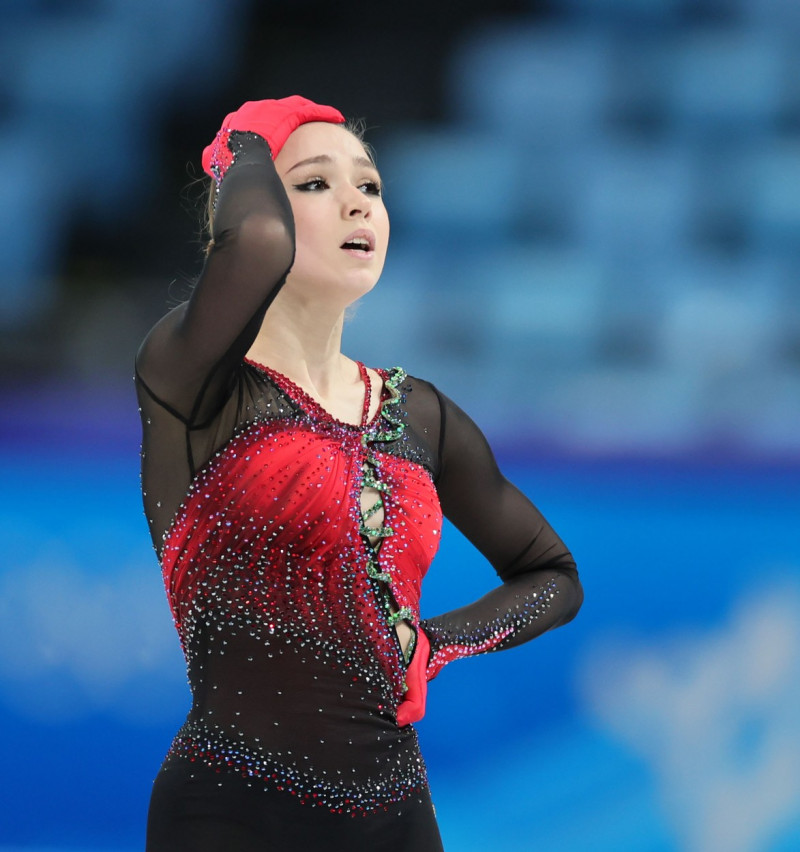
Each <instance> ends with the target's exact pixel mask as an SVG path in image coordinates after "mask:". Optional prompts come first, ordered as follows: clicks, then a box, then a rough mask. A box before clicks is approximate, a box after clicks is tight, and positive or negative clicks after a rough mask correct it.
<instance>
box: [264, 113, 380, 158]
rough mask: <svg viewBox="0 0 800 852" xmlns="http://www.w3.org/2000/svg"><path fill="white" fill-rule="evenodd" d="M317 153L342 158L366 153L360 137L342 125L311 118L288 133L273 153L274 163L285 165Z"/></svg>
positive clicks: (314, 155)
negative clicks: (278, 148)
mask: <svg viewBox="0 0 800 852" xmlns="http://www.w3.org/2000/svg"><path fill="white" fill-rule="evenodd" d="M320 155H327V156H329V157H333V158H340V157H341V158H343V159H353V158H356V157H366V156H368V155H367V152H366V150H365V149H364V146H363V145H362V144H361V142H360V141H359V139H358V138H357V137H356V136H354V135H353V134H352V133H351V132H350V131H349V130H346V129H345V128H344V127H342V125H340V124H331V123H330V122H325V121H310V122H308V123H306V124H301V125H300V127H298V128H297V129H296V130H294V131H293V132H292V133H291V134H290V136H289V138H288V139H287V140H286V143H285V144H284V146H283V148H281V150H280V151H279V152H278V156H277V157H275V164H276V165H278V166H281V167H283V168H287V169H288V168H291V167H292V166H293V165H294V164H295V163H298V162H300V161H301V160H306V159H308V158H310V157H318V156H320Z"/></svg>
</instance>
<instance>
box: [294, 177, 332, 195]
mask: <svg viewBox="0 0 800 852" xmlns="http://www.w3.org/2000/svg"><path fill="white" fill-rule="evenodd" d="M294 188H295V189H299V190H300V192H319V191H320V190H321V189H327V188H328V184H327V183H326V182H325V180H324V179H323V178H311V180H307V181H304V182H303V183H296V184H295V185H294Z"/></svg>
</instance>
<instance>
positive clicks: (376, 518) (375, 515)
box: [361, 485, 414, 654]
mask: <svg viewBox="0 0 800 852" xmlns="http://www.w3.org/2000/svg"><path fill="white" fill-rule="evenodd" d="M361 518H362V520H363V523H364V526H365V527H366V528H367V529H372V530H379V529H380V528H381V527H382V526H383V522H384V519H385V518H386V511H385V509H384V504H383V495H382V494H381V493H380V491H378V489H377V488H373V487H372V486H369V485H365V486H363V487H362V489H361ZM367 540H368V541H369V543H370V545H371V546H372V548H373V550H375V552H376V553H377V552H378V550H380V546H381V544H382V542H383V539H382V538H381V537H380V536H377V535H371V536H367ZM377 582H378V583H380V585H381V588H382V590H383V591H384V593H386V595H387V598H388V600H389V602H390V604H389V606H390V609H391V612H393V613H394V612H398V611H399V609H400V607H398V606H397V602H396V601H395V599H394V595H393V594H392V592H391V588H390V587H389V586H388V584H387V583H384V582H383V581H381V580H378V581H377ZM394 629H395V631H396V632H397V638H398V639H399V640H400V647H401V648H402V649H403V654H406V653H407V652H408V647H409V645H410V644H411V641H412V639H413V638H414V630H413V628H412V627H411V625H410V624H409V623H408V622H407V621H405V620H401V621H398V622H397V624H395V626H394Z"/></svg>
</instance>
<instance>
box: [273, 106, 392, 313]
mask: <svg viewBox="0 0 800 852" xmlns="http://www.w3.org/2000/svg"><path fill="white" fill-rule="evenodd" d="M275 167H276V168H277V170H278V174H279V175H280V177H281V180H282V181H283V184H284V187H285V188H286V193H287V195H288V196H289V201H290V203H291V205H292V212H293V213H294V223H295V235H296V243H297V253H296V255H295V262H294V266H293V267H292V270H291V272H290V274H289V279H290V280H291V281H292V282H293V283H294V282H297V283H300V282H303V284H304V285H305V286H309V285H310V286H311V287H312V288H314V289H316V288H319V287H323V288H325V290H324V292H327V293H329V294H330V292H331V287H339V288H342V287H343V288H344V291H343V292H342V295H343V296H344V297H345V301H346V302H351V301H354V300H355V299H357V298H359V297H360V296H362V295H363V294H364V293H366V292H368V291H369V290H371V289H372V287H374V286H375V282H376V281H377V280H378V278H379V277H380V274H381V271H382V270H383V264H384V261H385V260H386V248H387V246H388V243H389V217H388V215H387V213H386V208H385V207H384V205H383V199H382V198H381V184H380V176H379V174H378V171H377V169H376V168H375V166H374V165H373V164H372V162H371V161H370V159H369V157H368V156H367V153H366V151H365V150H364V146H363V145H362V144H361V142H359V140H358V139H357V138H356V137H355V136H354V135H353V134H352V133H350V132H349V131H348V130H345V129H344V128H343V127H340V126H339V125H336V124H328V123H326V122H309V123H308V124H302V125H300V127H298V128H297V130H295V131H294V132H293V133H292V134H291V135H290V136H289V138H288V139H287V140H286V144H285V145H284V146H283V148H282V149H281V150H280V151H279V152H278V156H277V157H276V158H275ZM318 295H322V293H320V294H318Z"/></svg>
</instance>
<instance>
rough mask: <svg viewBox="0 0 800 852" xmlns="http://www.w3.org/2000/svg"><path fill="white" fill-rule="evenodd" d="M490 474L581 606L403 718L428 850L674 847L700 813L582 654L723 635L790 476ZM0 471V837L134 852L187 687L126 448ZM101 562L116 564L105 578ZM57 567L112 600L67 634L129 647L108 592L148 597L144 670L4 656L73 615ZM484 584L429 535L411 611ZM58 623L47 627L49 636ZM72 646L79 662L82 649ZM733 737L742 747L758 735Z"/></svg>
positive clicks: (779, 512) (775, 577) (794, 560)
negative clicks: (594, 680)
mask: <svg viewBox="0 0 800 852" xmlns="http://www.w3.org/2000/svg"><path fill="white" fill-rule="evenodd" d="M25 456H27V453H26V454H25ZM504 467H505V469H506V471H507V473H508V474H509V475H510V478H512V479H513V480H514V481H515V482H517V483H518V484H519V485H520V487H522V489H523V490H524V491H525V492H526V493H528V494H529V495H530V496H531V497H532V498H533V499H534V501H535V502H536V503H537V505H538V506H539V508H540V509H541V510H542V511H543V512H544V513H545V515H546V516H547V517H548V519H549V520H550V521H551V522H552V523H553V525H554V526H555V527H556V529H557V530H558V531H559V533H560V534H561V535H562V537H563V538H564V539H565V541H567V542H568V544H569V545H570V547H571V548H572V550H573V552H574V553H575V555H576V558H577V561H578V564H579V568H580V569H581V575H582V579H583V581H584V587H585V590H586V603H585V606H584V609H583V611H582V612H581V614H580V616H579V617H578V619H577V620H576V621H575V622H573V623H572V624H570V625H569V626H568V627H566V628H565V629H563V630H559V631H555V632H553V633H552V634H548V635H546V636H544V637H542V638H541V639H540V640H538V641H537V642H534V643H531V644H529V645H527V646H525V647H524V648H520V649H517V650H515V651H512V652H508V653H503V654H499V655H488V656H486V657H482V658H478V659H474V660H468V661H462V662H458V663H456V664H454V665H452V666H449V667H448V668H447V669H446V670H445V671H444V672H443V673H442V674H441V676H440V677H439V678H438V679H437V680H436V681H435V682H433V683H432V684H431V686H430V692H429V710H428V715H427V717H426V718H425V720H423V722H422V723H421V724H420V725H419V730H420V737H421V740H422V744H423V751H424V753H425V756H426V759H427V762H428V765H429V771H430V776H431V784H432V789H433V794H434V801H435V803H436V806H437V811H438V816H439V820H440V824H441V827H442V832H443V835H444V837H445V841H446V847H447V849H448V850H449V852H473V850H475V852H477V850H487V849H493V850H503V849H509V850H511V849H514V850H520V849H521V850H528V849H530V850H559V852H570V850H591V851H592V852H604V850H609V852H611V850H614V852H627V850H630V851H631V852H639V850H641V852H662V850H663V852H669V850H680V849H682V848H685V845H684V844H685V843H686V842H687V841H686V840H685V838H686V837H687V836H688V835H687V834H686V832H687V831H691V830H692V829H691V826H692V825H694V823H693V822H692V820H695V821H696V820H697V819H702V818H703V817H702V814H701V815H699V816H698V815H697V814H695V815H694V816H692V814H689V815H688V816H687V814H686V813H683V815H681V814H680V813H679V814H678V816H677V817H676V816H675V812H674V810H671V809H670V806H669V804H668V803H666V804H665V801H664V799H663V796H662V792H663V791H662V785H661V783H660V781H659V778H658V775H657V771H656V770H655V769H654V768H653V766H652V765H651V763H650V762H649V761H648V759H647V758H646V756H642V754H641V753H637V752H636V749H635V748H631V746H630V744H629V743H625V742H622V741H621V740H620V739H619V737H617V736H615V734H614V732H613V731H610V730H609V729H608V727H607V726H605V727H604V725H603V723H602V721H601V720H598V718H597V716H596V714H594V713H593V711H592V710H591V707H590V706H589V704H588V703H587V699H586V696H585V688H584V686H583V685H582V684H583V678H584V674H585V671H586V666H587V662H586V661H587V660H590V659H591V654H592V652H593V649H595V648H596V647H598V646H600V645H602V644H603V642H605V641H606V640H607V639H608V638H609V637H612V638H613V637H617V638H618V637H620V636H621V637H624V640H625V641H626V642H628V643H629V646H630V647H632V648H635V647H636V646H638V645H641V646H642V647H646V648H650V649H655V652H656V653H657V652H658V649H659V648H660V647H661V644H660V643H668V642H670V641H671V637H673V636H676V635H682V634H683V633H686V632H688V633H689V634H692V635H696V636H699V637H703V636H705V635H714V634H715V632H719V633H720V635H725V630H726V625H727V624H728V623H729V622H730V620H731V618H732V616H731V613H732V612H734V611H737V607H739V606H740V605H741V602H742V601H743V600H747V598H748V596H750V595H752V594H753V593H754V590H758V589H760V588H762V587H769V586H775V587H777V588H782V587H784V586H785V584H786V583H789V584H790V585H789V586H788V587H787V588H793V587H792V586H791V583H792V578H793V577H794V576H795V575H796V574H797V568H798V565H800V547H799V546H798V540H797V517H798V514H797V510H798V507H799V504H800V501H799V500H798V494H800V470H798V469H797V468H791V467H789V468H781V467H778V466H757V465H750V466H745V465H737V464H733V463H731V464H727V465H724V464H723V465H718V466H711V465H692V464H688V463H682V464H675V465H668V464H665V463H659V464H641V463H633V462H620V463H616V464H611V463H605V464H600V463H593V462H575V461H572V462H568V461H561V462H539V463H536V464H532V465H530V466H528V467H523V466H520V465H518V464H514V463H513V461H512V462H508V463H506V464H505V465H504ZM0 476H2V482H3V484H4V488H3V490H2V495H1V496H0V527H1V528H2V533H3V540H4V542H5V543H6V554H5V557H4V559H3V564H2V569H0V582H2V583H3V590H4V593H5V597H4V599H2V598H0V608H2V609H0V612H2V617H3V621H4V624H5V628H4V630H5V632H4V633H0V637H2V641H3V643H4V644H5V646H6V649H5V650H4V651H2V655H3V656H2V659H0V723H1V724H2V725H3V728H4V730H5V731H6V737H5V750H4V752H5V753H4V757H5V760H4V766H5V772H4V775H5V779H6V783H5V784H4V794H3V797H4V806H3V808H2V809H0V811H1V812H0V849H3V850H9V849H16V848H20V849H22V848H24V849H27V850H30V849H36V848H39V849H41V850H44V849H48V850H56V849H86V850H133V849H140V848H142V845H143V829H144V819H145V813H146V808H147V798H148V791H149V786H150V783H151V781H152V778H153V776H154V774H155V772H156V771H157V768H158V764H159V762H160V760H161V757H162V756H163V753H164V752H165V750H166V748H167V746H168V744H169V740H170V738H171V736H172V734H173V732H174V730H175V729H176V728H177V726H178V725H179V724H180V721H181V719H182V716H183V714H184V712H185V709H186V704H187V701H188V690H187V687H186V683H185V676H184V672H183V669H182V663H181V660H180V655H179V653H178V648H177V637H175V636H174V634H173V633H172V628H171V625H170V622H169V614H168V611H167V607H166V603H165V601H164V599H163V590H162V588H161V583H160V578H159V575H158V569H157V566H156V563H155V559H154V556H153V554H152V550H151V548H150V545H149V542H148V540H147V537H146V530H145V523H144V519H143V516H142V513H141V508H140V502H139V495H138V473H137V470H136V458H135V455H133V454H132V455H131V456H129V457H128V458H124V459H123V458H119V457H118V456H117V455H115V454H114V453H111V452H107V451H104V452H103V454H102V456H101V457H92V455H91V454H89V453H88V451H86V450H83V451H81V452H80V453H78V454H75V455H74V456H72V457H69V456H67V457H64V456H63V455H62V456H56V455H55V454H53V455H52V456H49V455H47V454H45V455H42V454H40V455H37V456H36V457H35V458H33V459H31V458H29V457H24V456H22V455H17V456H15V455H13V454H10V455H7V456H0ZM120 571H124V572H127V573H126V574H125V576H127V577H132V576H133V577H134V579H133V580H130V581H126V583H127V585H125V584H122V585H121V586H119V588H121V589H122V590H123V591H122V592H120V591H119V589H117V587H116V586H115V583H116V582H117V577H118V575H119V573H120ZM139 571H140V572H141V574H140V575H139V579H140V582H139V584H138V585H137V581H136V579H135V575H136V572H139ZM62 574H63V575H65V576H68V577H69V578H70V580H69V582H70V583H71V584H72V585H70V586H68V587H67V586H65V587H64V588H66V589H67V591H66V592H63V593H64V594H70V595H71V594H75V593H76V591H75V590H76V589H77V590H78V591H77V594H80V590H81V589H88V590H90V594H91V595H93V596H95V598H96V599H97V600H98V601H100V602H101V603H102V601H103V600H108V601H109V602H110V603H109V605H110V606H114V607H117V608H118V611H117V613H115V614H114V615H113V616H112V618H111V619H110V620H109V619H108V618H106V617H105V616H104V615H103V613H102V612H100V613H95V614H94V615H92V614H91V613H90V614H89V616H87V617H89V618H95V617H96V618H97V623H98V624H99V625H100V628H99V629H98V631H99V635H96V636H94V635H93V634H92V632H91V624H92V623H93V622H90V624H89V625H88V630H89V632H88V633H87V638H86V642H87V643H88V644H89V645H91V644H92V643H93V642H96V643H98V647H102V646H103V645H104V644H105V643H108V642H113V641H119V636H120V635H125V636H127V635H131V636H133V637H134V641H132V645H131V647H134V646H136V645H137V643H138V642H139V640H136V639H135V637H136V636H137V634H136V629H137V626H136V625H135V624H134V625H131V624H129V623H128V621H126V619H128V620H129V615H128V612H129V607H128V606H127V604H126V598H125V595H126V594H132V593H130V592H126V591H125V590H126V589H134V590H138V591H136V592H135V594H136V595H138V596H139V597H137V598H136V601H137V603H136V607H137V610H136V611H137V612H141V611H142V609H141V608H142V606H145V607H149V608H150V609H151V611H152V613H153V619H154V621H153V624H155V625H156V627H155V628H154V630H155V632H156V633H157V634H158V643H160V644H158V648H159V649H161V650H159V652H158V654H156V657H157V660H156V663H153V664H152V666H151V668H147V666H146V665H143V666H140V667H139V668H138V669H136V668H134V669H133V670H131V671H130V672H128V673H127V674H125V675H124V676H123V675H120V676H119V677H118V678H117V680H118V681H119V682H118V683H115V685H114V687H113V689H109V688H107V687H106V685H105V683H104V682H100V685H99V686H98V685H97V684H95V685H94V686H93V685H92V684H91V683H89V684H87V682H86V681H85V680H84V681H81V679H80V677H79V676H77V675H76V674H75V672H74V671H71V669H70V666H71V663H70V662H69V661H67V662H63V661H62V663H61V664H59V662H58V648H57V647H56V648H55V650H54V649H52V648H50V649H49V651H48V649H44V650H41V653H40V652H39V651H37V652H36V653H35V654H33V655H32V657H31V659H33V660H34V663H33V664H32V665H31V669H30V670H28V669H25V668H24V667H19V666H17V667H15V665H14V660H15V654H16V652H15V650H14V649H15V648H29V647H32V646H33V645H35V643H36V642H37V637H40V636H41V635H42V634H43V631H44V632H47V630H45V629H44V628H42V622H41V619H43V618H48V617H49V618H57V617H62V616H63V617H64V618H66V619H67V621H66V622H65V624H71V625H72V627H71V628H70V630H72V631H73V632H74V629H75V626H74V624H75V623H74V622H70V621H69V618H70V614H69V613H61V614H60V615H59V612H60V611H59V609H58V605H57V604H58V601H57V600H56V601H52V600H47V598H48V590H52V589H53V588H61V587H60V586H59V585H58V582H60V581H57V580H54V579H53V578H54V577H59V576H61V575H62ZM38 576H41V577H42V578H43V579H42V582H41V584H40V585H36V582H37V577H38ZM493 582H494V575H493V572H492V571H491V568H489V567H488V566H486V565H485V564H484V563H483V561H482V559H481V558H480V556H479V555H477V554H476V553H475V552H474V551H473V550H472V549H471V547H470V546H469V544H468V543H467V542H466V541H465V540H464V539H462V538H461V537H460V536H459V535H458V533H456V532H455V531H454V530H452V529H448V530H446V532H445V538H444V544H443V547H442V551H441V553H440V555H439V556H438V557H437V560H436V562H435V563H434V566H433V568H432V569H431V572H430V574H429V576H428V578H427V580H426V588H425V596H424V598H423V614H424V615H425V614H427V615H432V614H435V613H436V612H438V611H440V610H442V609H444V608H452V607H454V606H459V605H461V604H463V603H466V602H467V601H469V600H470V599H474V598H475V597H477V596H479V595H480V594H482V593H483V592H484V591H486V590H487V589H488V588H489V587H490V586H491V584H492V583H493ZM31 584H34V585H33V586H32V585H31ZM782 584H783V585H782ZM32 588H33V589H34V591H31V589H32ZM115 589H116V591H115ZM9 590H11V591H9ZM104 590H105V591H104ZM53 594H54V595H55V593H53ZM104 595H105V597H104ZM55 596H56V597H57V595H55ZM142 596H143V600H144V604H143V603H142V599H140V598H142ZM42 599H44V602H42ZM93 599H94V598H93ZM93 612H94V611H93ZM37 619H39V620H38V621H37ZM109 621H110V623H111V625H112V626H111V633H110V634H109V635H108V636H105V635H103V634H102V630H105V629H108V624H109ZM149 624H150V621H148V625H149ZM84 626H85V625H84ZM58 627H59V625H58V624H55V625H54V624H50V628H49V629H50V634H49V635H51V638H50V640H49V641H50V642H55V643H56V645H58V639H57V638H56V639H55V640H54V639H52V636H55V637H58V636H59V635H60V634H59V630H58ZM148 630H151V629H150V628H148ZM126 631H127V632H126ZM151 638H152V635H151ZM65 641H66V640H65ZM69 641H73V642H74V641H76V640H75V639H74V636H73V638H71V639H70V640H69ZM17 642H19V643H20V644H19V645H17V644H16V643H17ZM31 643H33V645H32V644H31ZM664 647H666V645H664ZM25 653H26V654H28V651H27V650H26V652H25ZM48 653H49V654H50V656H48ZM80 653H83V652H80ZM86 653H87V655H88V657H87V659H90V660H91V659H92V657H91V654H92V649H91V648H89V649H88V650H87V651H86ZM37 655H38V656H37ZM53 655H55V657H54V659H56V662H48V660H50V659H51V658H53ZM26 659H27V657H26ZM87 665H89V668H91V664H87ZM111 680H114V677H112V678H111ZM737 718H738V717H737ZM768 733H769V732H766V733H765V734H764V736H767V735H768ZM790 735H791V729H790ZM734 745H735V747H736V748H738V747H739V746H738V745H736V744H734ZM733 747H734V746H732V748H733ZM751 748H752V749H755V752H754V753H755V754H756V758H757V753H758V743H756V744H755V745H754V746H752V745H751ZM756 758H753V757H752V755H751V757H750V758H749V759H756ZM687 826H690V827H689V828H687ZM761 837H762V839H761V840H759V841H758V842H759V844H760V845H759V846H758V847H755V846H754V847H753V849H754V850H755V849H758V850H759V852H760V850H764V852H783V850H788V849H792V848H800V808H798V809H797V810H796V811H794V812H788V811H786V810H784V812H783V813H781V814H778V815H776V816H775V817H774V825H772V826H766V827H765V828H764V831H763V832H762V835H761ZM763 837H767V838H768V840H767V841H766V843H765V841H764V840H763ZM682 838H683V839H682ZM754 842H755V841H754Z"/></svg>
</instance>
